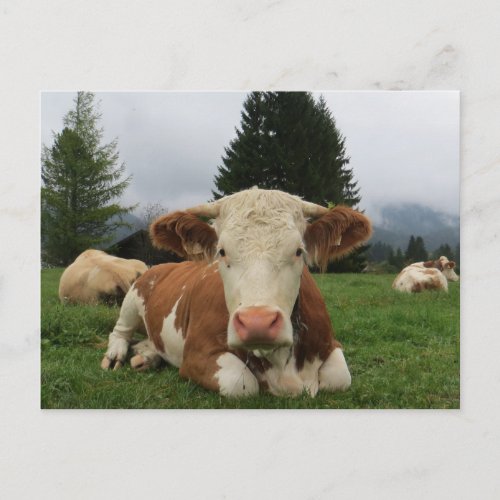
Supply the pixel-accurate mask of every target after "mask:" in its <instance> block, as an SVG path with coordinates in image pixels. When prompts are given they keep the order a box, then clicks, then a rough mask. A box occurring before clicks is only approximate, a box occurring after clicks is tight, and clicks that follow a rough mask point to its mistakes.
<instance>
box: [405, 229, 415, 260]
mask: <svg viewBox="0 0 500 500" xmlns="http://www.w3.org/2000/svg"><path fill="white" fill-rule="evenodd" d="M414 255H415V236H413V234H412V235H411V236H410V241H409V242H408V247H407V248H406V253H405V258H406V260H407V261H409V262H415V260H414Z"/></svg>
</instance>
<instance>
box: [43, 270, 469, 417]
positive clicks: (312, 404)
mask: <svg viewBox="0 0 500 500" xmlns="http://www.w3.org/2000/svg"><path fill="white" fill-rule="evenodd" d="M62 271H63V270H62V269H44V270H42V278H41V286H42V289H41V311H42V312H41V406H42V408H81V409H83V408H159V409H160V408H161V409H168V408H185V409H189V408H204V409H212V408H256V409H261V408H262V409H264V408H269V409H278V408H284V409H335V408H345V409H348V408H352V409H354V408H371V409H386V408H408V409H414V408H459V407H460V332H459V325H460V305H459V304H460V285H459V283H449V293H448V294H447V293H443V292H426V293H421V294H413V295H409V294H402V293H399V292H395V291H393V290H392V289H391V283H392V280H393V279H394V275H389V274H382V275H369V274H322V275H315V279H316V281H317V283H318V285H319V287H320V289H321V291H322V293H323V296H324V298H325V301H326V303H327V307H328V312H329V314H330V317H331V319H332V324H333V327H334V329H335V332H336V337H337V339H338V340H339V341H340V342H341V343H342V344H343V347H344V353H345V357H346V360H347V363H348V365H349V368H350V371H351V375H352V386H351V388H350V389H349V390H348V391H347V392H345V393H333V394H332V393H327V392H320V393H319V394H318V395H317V396H316V397H315V398H310V397H309V396H307V395H305V394H304V395H301V396H299V397H296V398H292V397H276V396H272V395H270V394H266V393H261V394H259V395H258V396H253V397H249V398H242V399H227V398H224V397H221V396H220V395H219V394H216V393H213V392H210V391H207V390H205V389H203V388H201V387H199V386H197V385H196V384H194V383H192V382H190V381H188V380H185V379H182V378H180V376H179V374H178V370H177V369H176V368H175V367H171V366H168V365H165V366H163V367H161V368H159V369H157V370H153V371H149V372H135V371H134V370H133V369H131V368H130V366H129V365H126V366H125V367H124V368H122V369H121V370H119V371H116V372H113V371H103V370H102V369H101V368H100V362H101V359H102V357H103V355H104V352H105V350H106V344H107V337H108V335H109V333H110V332H111V330H112V329H113V326H114V323H115V321H116V319H117V317H118V312H119V308H118V307H108V306H68V305H66V306H63V305H61V304H60V303H59V299H58V296H57V289H58V285H59V278H60V276H61V273H62Z"/></svg>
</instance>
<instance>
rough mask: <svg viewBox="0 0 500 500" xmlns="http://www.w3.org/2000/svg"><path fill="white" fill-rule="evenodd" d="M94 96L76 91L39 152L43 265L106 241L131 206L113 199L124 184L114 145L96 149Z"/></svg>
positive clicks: (98, 144) (99, 137)
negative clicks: (57, 129)
mask: <svg viewBox="0 0 500 500" xmlns="http://www.w3.org/2000/svg"><path fill="white" fill-rule="evenodd" d="M93 100H94V95H93V94H91V93H85V92H78V94H77V96H76V98H75V101H74V102H75V109H73V110H71V111H69V112H68V113H67V115H66V116H65V117H64V125H65V127H64V129H63V130H62V132H60V133H58V134H55V137H54V144H53V145H52V146H51V147H50V148H49V147H47V146H43V150H42V194H41V200H42V248H43V252H44V260H46V261H47V262H49V263H51V264H57V265H67V264H68V263H70V262H71V261H72V260H73V259H74V258H75V257H76V256H77V255H78V254H79V253H81V252H82V251H83V250H85V249H87V248H89V247H95V246H100V245H102V244H104V243H106V242H107V241H109V240H110V239H111V237H112V233H113V232H114V231H115V229H117V228H118V227H119V226H123V225H125V223H123V222H122V221H121V219H120V217H121V216H122V215H124V214H125V213H127V212H129V211H130V210H131V209H132V208H133V207H122V206H120V205H119V204H118V203H117V202H115V200H116V199H117V198H119V197H120V196H121V194H122V193H123V191H124V190H125V188H126V187H127V186H128V184H129V182H130V177H128V178H126V179H122V176H123V173H124V170H125V165H124V164H121V165H120V166H117V163H118V152H117V150H116V147H117V141H116V140H114V141H112V142H111V143H108V144H104V145H102V144H101V141H102V136H103V130H102V129H99V128H98V127H97V123H98V120H99V118H100V114H99V113H98V112H97V111H96V110H95V109H94V104H93Z"/></svg>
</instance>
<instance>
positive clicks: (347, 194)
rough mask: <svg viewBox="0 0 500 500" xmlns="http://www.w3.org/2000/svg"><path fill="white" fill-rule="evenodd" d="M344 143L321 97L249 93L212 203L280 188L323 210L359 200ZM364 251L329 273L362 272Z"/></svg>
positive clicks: (336, 264) (330, 268)
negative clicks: (238, 194) (255, 190)
mask: <svg viewBox="0 0 500 500" xmlns="http://www.w3.org/2000/svg"><path fill="white" fill-rule="evenodd" d="M348 165H349V158H348V157H347V156H346V146H345V138H344V137H343V136H342V135H341V133H340V132H339V130H338V129H337V127H336V124H335V120H334V118H333V116H332V114H331V112H330V110H329V109H328V107H327V105H326V101H325V100H324V98H323V97H320V99H319V100H318V102H316V101H315V100H314V98H313V96H312V94H311V93H309V92H252V93H250V94H249V95H248V96H247V99H246V100H245V102H244V104H243V111H242V113H241V124H240V128H239V129H238V128H237V129H236V138H235V139H234V140H232V141H231V142H230V144H229V147H227V148H225V154H224V156H223V157H222V165H220V166H219V167H218V173H217V174H216V176H215V179H214V183H215V187H216V189H215V190H213V191H212V193H213V196H214V198H215V199H219V198H221V197H222V196H226V195H229V194H232V193H235V192H237V191H241V190H242V189H248V188H251V187H253V186H258V187H260V188H263V189H279V190H282V191H286V192H288V193H290V194H295V195H298V196H300V197H302V198H304V199H305V200H307V201H311V202H313V203H317V204H320V205H323V206H328V205H329V206H331V205H332V204H335V205H338V204H344V205H348V206H350V207H353V206H355V205H357V204H358V203H359V201H360V199H361V197H360V196H359V189H358V187H357V182H356V181H355V180H354V176H353V172H352V169H350V168H349V167H348ZM368 248H369V247H368V246H363V247H360V248H359V249H358V250H356V251H355V252H353V253H352V254H351V255H350V256H348V257H345V258H344V259H343V260H342V261H339V262H334V263H332V264H331V265H330V266H329V267H328V270H329V271H331V270H332V269H334V270H336V271H344V270H345V271H349V272H353V271H357V272H359V271H361V270H362V269H363V268H364V267H365V265H366V256H365V255H364V253H365V252H366V251H367V249H368Z"/></svg>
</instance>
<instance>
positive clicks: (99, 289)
mask: <svg viewBox="0 0 500 500" xmlns="http://www.w3.org/2000/svg"><path fill="white" fill-rule="evenodd" d="M147 270H148V266H146V264H144V262H142V261H140V260H136V259H121V258H119V257H114V256H112V255H108V254H107V253H106V252H103V251H102V250H92V249H91V250H85V252H83V253H81V254H80V255H79V256H78V257H77V258H76V259H75V261H74V262H73V264H71V265H70V266H69V267H67V268H66V269H65V270H64V272H63V274H62V276H61V281H60V282H59V299H60V300H61V302H63V303H72V304H98V303H107V304H110V303H118V304H121V303H122V301H123V298H124V297H125V294H126V293H127V292H128V290H129V288H130V287H131V285H132V283H133V282H134V281H135V280H136V279H137V278H138V277H139V276H141V275H142V274H143V273H145V272H146V271H147Z"/></svg>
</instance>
